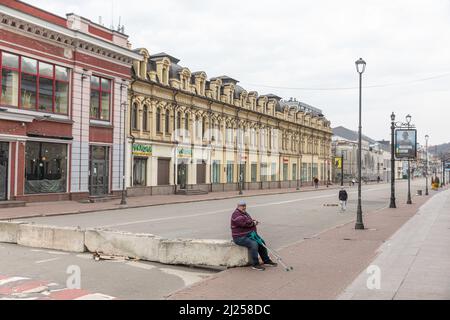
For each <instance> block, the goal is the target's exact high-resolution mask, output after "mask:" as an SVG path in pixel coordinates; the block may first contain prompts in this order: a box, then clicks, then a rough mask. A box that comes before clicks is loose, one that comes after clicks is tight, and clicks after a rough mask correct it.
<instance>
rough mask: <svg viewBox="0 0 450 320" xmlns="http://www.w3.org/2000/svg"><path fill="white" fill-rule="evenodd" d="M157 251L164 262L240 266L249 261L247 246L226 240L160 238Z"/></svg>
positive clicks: (160, 259)
mask: <svg viewBox="0 0 450 320" xmlns="http://www.w3.org/2000/svg"><path fill="white" fill-rule="evenodd" d="M159 252H160V256H159V261H160V262H161V263H166V264H184V265H199V266H202V265H203V266H217V267H221V266H225V267H240V266H245V265H248V264H249V262H250V257H249V252H248V249H247V248H244V247H240V246H237V245H235V244H234V243H232V242H231V241H227V240H205V239H202V240H190V239H175V240H162V241H161V245H160V249H159Z"/></svg>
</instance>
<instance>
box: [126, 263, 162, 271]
mask: <svg viewBox="0 0 450 320" xmlns="http://www.w3.org/2000/svg"><path fill="white" fill-rule="evenodd" d="M125 264H126V265H129V266H131V267H135V268H141V269H145V270H152V269H155V268H156V267H155V266H152V265H151V264H146V263H142V262H136V261H130V262H126V263H125Z"/></svg>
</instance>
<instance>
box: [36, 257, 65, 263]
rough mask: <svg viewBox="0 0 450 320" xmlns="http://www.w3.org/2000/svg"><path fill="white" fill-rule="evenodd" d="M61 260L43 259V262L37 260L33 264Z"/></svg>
mask: <svg viewBox="0 0 450 320" xmlns="http://www.w3.org/2000/svg"><path fill="white" fill-rule="evenodd" d="M59 259H61V258H51V259H45V260H39V261H36V262H35V263H45V262H51V261H55V260H59Z"/></svg>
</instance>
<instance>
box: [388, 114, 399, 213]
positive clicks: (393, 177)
mask: <svg viewBox="0 0 450 320" xmlns="http://www.w3.org/2000/svg"><path fill="white" fill-rule="evenodd" d="M394 144H395V113H394V112H392V114H391V203H390V204H389V208H397V206H396V204H395V173H396V168H395V146H394Z"/></svg>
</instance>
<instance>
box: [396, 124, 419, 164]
mask: <svg viewBox="0 0 450 320" xmlns="http://www.w3.org/2000/svg"><path fill="white" fill-rule="evenodd" d="M395 156H396V157H397V158H408V159H415V158H416V156H417V130H415V129H397V130H396V131H395Z"/></svg>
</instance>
